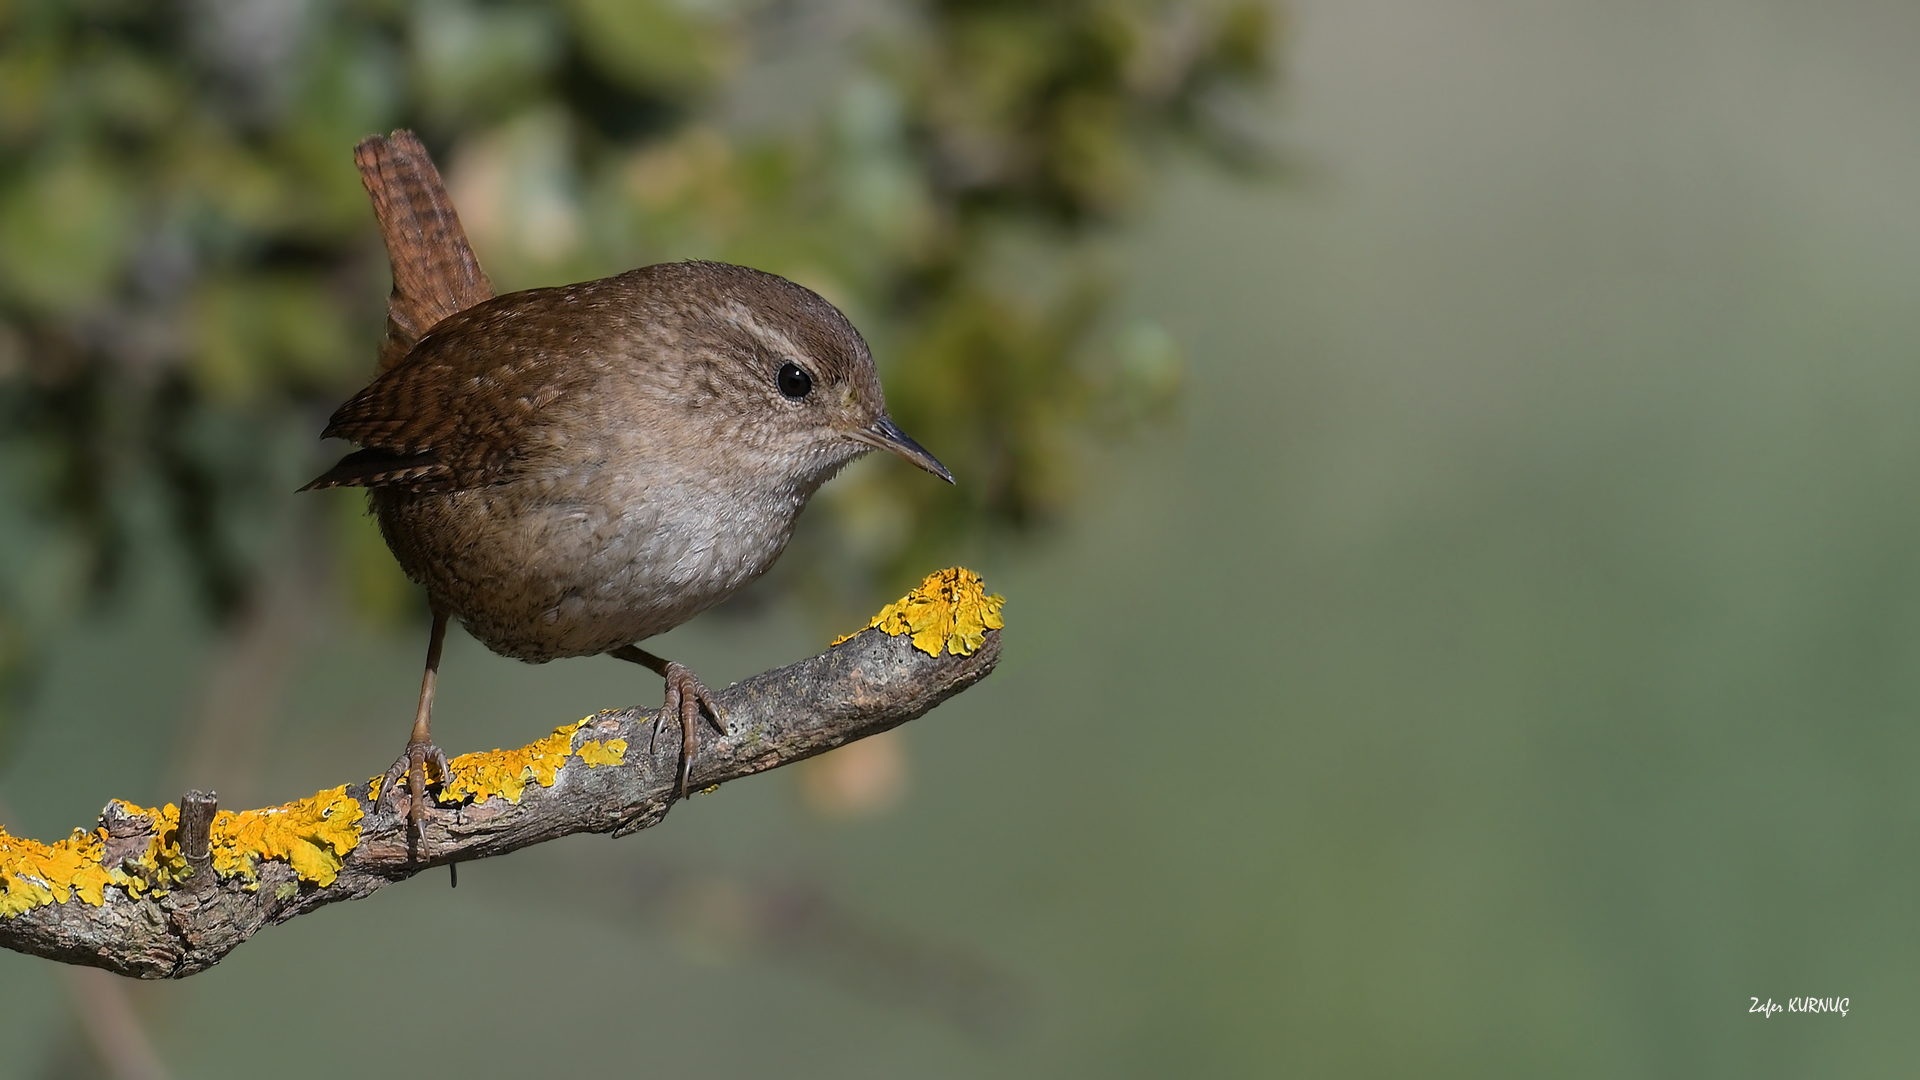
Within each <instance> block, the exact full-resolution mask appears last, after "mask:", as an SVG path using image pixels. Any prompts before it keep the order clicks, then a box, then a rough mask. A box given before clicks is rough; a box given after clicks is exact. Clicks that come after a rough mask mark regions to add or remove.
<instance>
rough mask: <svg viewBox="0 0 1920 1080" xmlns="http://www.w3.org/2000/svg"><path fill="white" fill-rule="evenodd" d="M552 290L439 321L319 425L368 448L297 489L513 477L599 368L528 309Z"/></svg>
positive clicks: (467, 483) (444, 485) (463, 483)
mask: <svg viewBox="0 0 1920 1080" xmlns="http://www.w3.org/2000/svg"><path fill="white" fill-rule="evenodd" d="M553 291H555V290H532V291H529V292H524V293H513V294H511V295H508V296H503V297H499V298H498V299H496V300H494V301H491V302H489V303H486V304H482V305H480V306H479V307H475V308H471V309H469V310H467V311H463V312H461V313H459V314H458V315H455V316H454V317H452V318H450V319H447V320H446V321H444V322H443V323H441V324H440V325H439V326H437V327H435V329H434V331H433V332H432V333H430V334H428V335H427V336H426V337H425V338H423V339H421V341H420V343H419V345H417V346H415V348H414V349H413V351H412V352H411V353H409V354H408V355H407V356H406V358H405V359H403V360H402V361H401V362H400V363H398V364H396V365H394V366H393V367H391V368H388V369H387V370H385V371H383V372H381V373H380V374H379V375H378V376H377V377H375V378H374V380H373V382H372V383H371V384H370V385H369V386H368V387H367V388H366V389H365V390H362V391H360V392H359V393H358V394H355V395H354V396H353V397H352V398H350V399H349V400H348V401H347V403H346V404H344V405H342V406H340V408H339V410H338V411H336V412H335V413H334V414H333V418H332V419H331V420H330V421H328V423H327V428H326V430H325V431H324V432H322V433H321V437H322V438H328V439H335V438H338V439H351V440H353V441H354V442H357V443H359V444H360V445H361V446H362V447H364V448H365V449H362V450H360V451H357V452H355V453H352V454H348V455H347V456H346V457H345V458H342V459H341V461H340V463H339V464H337V465H335V466H334V467H333V468H332V469H329V470H328V471H327V472H325V473H323V474H321V475H320V476H319V477H318V478H316V479H315V480H314V481H313V482H312V483H310V484H308V485H307V486H306V487H304V488H302V489H301V490H302V491H307V490H312V489H316V488H329V487H399V488H406V489H410V490H414V491H449V490H457V489H462V488H472V487H482V486H485V485H488V484H494V483H499V482H501V481H503V480H507V479H510V478H511V477H512V476H513V475H514V472H515V469H516V468H517V467H518V466H519V465H521V464H524V463H525V462H526V461H527V460H528V459H529V458H530V457H531V456H532V455H535V454H537V453H539V452H540V450H541V449H542V448H543V447H544V446H546V445H547V441H548V440H547V439H546V438H545V437H544V436H545V434H546V433H547V432H548V430H549V428H550V425H551V421H552V419H553V413H552V412H551V410H552V409H554V408H555V407H556V406H557V405H559V404H561V403H562V402H563V399H567V398H569V397H570V396H574V395H575V391H577V390H579V389H580V388H581V387H583V386H584V385H586V384H587V383H588V382H589V381H590V380H592V379H593V378H594V377H595V373H596V372H597V371H598V370H599V366H598V365H597V364H596V363H595V361H594V360H593V359H592V357H591V355H588V356H582V355H581V354H580V353H579V352H578V351H577V347H578V346H579V345H580V342H579V341H578V339H577V337H576V336H575V335H573V334H572V333H571V332H570V330H569V327H568V325H567V324H566V323H565V322H564V321H561V322H557V323H556V321H554V320H544V319H540V318H537V317H529V315H530V314H537V312H538V309H540V307H541V305H542V303H543V300H542V294H543V293H548V292H553ZM590 353H591V350H589V354H590Z"/></svg>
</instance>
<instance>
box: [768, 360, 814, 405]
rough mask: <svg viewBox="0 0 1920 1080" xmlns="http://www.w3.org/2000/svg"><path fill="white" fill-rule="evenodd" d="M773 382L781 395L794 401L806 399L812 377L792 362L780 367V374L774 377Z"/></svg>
mask: <svg viewBox="0 0 1920 1080" xmlns="http://www.w3.org/2000/svg"><path fill="white" fill-rule="evenodd" d="M774 382H776V383H778V384H779V385H780V392H781V393H783V394H785V395H787V396H788V397H790V398H792V399H794V400H795V401H798V400H800V399H801V398H803V397H806V396H807V394H808V393H809V392H810V391H811V390H812V389H813V376H811V375H809V374H807V373H806V372H805V371H803V370H801V367H800V365H799V364H796V363H793V362H792V361H788V362H787V363H784V364H781V365H780V374H779V375H776V376H775V377H774Z"/></svg>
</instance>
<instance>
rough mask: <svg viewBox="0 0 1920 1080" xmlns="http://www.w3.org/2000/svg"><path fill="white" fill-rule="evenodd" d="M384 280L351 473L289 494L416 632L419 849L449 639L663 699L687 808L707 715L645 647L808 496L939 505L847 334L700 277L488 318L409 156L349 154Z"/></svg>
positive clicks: (439, 762) (436, 765) (452, 235)
mask: <svg viewBox="0 0 1920 1080" xmlns="http://www.w3.org/2000/svg"><path fill="white" fill-rule="evenodd" d="M356 160H358V162H359V164H360V168H361V172H362V177H363V179H364V180H365V182H366V185H367V188H368V191H369V193H370V194H371V195H372V197H373V201H374V206H375V211H376V216H377V217H378V218H379V219H380V223H381V228H382V232H383V234H384V236H385V238H386V240H387V246H388V252H389V257H390V261H391V262H392V265H393V269H394V293H393V296H392V298H391V302H390V305H389V319H388V327H387V340H386V342H385V344H384V345H383V347H382V362H383V370H381V371H380V372H379V374H378V375H377V376H375V378H374V380H373V382H372V383H371V384H370V385H368V386H367V388H366V389H364V390H362V391H361V392H360V393H358V394H356V395H354V396H353V397H352V398H351V399H349V400H348V401H347V402H346V404H344V405H342V406H340V408H339V410H338V411H336V412H335V413H334V414H333V417H332V419H331V421H330V422H329V423H328V424H327V427H326V430H325V431H324V432H323V433H322V437H323V438H343V439H349V440H351V441H353V442H355V443H357V444H359V446H360V447H361V449H359V450H357V451H354V452H353V453H350V454H348V455H347V456H345V457H344V458H342V459H340V462H339V463H338V464H337V465H335V466H334V467H333V468H331V469H329V470H327V471H326V472H325V473H323V474H321V475H320V476H319V477H318V478H316V479H315V480H314V481H313V482H312V483H310V484H308V485H306V488H303V489H302V490H308V489H315V488H329V487H349V486H350V487H364V488H367V489H368V492H369V501H370V503H371V506H372V511H373V515H374V516H375V518H377V519H378V521H379V525H380V532H381V535H382V536H383V537H385V539H386V542H387V546H388V547H389V548H391V549H392V551H393V554H394V557H395V558H396V559H398V560H399V563H400V566H401V568H402V569H403V570H404V571H405V572H406V574H407V576H408V577H409V578H411V579H412V580H413V581H415V582H417V583H418V584H420V585H421V586H423V587H424V588H425V589H426V593H427V600H428V605H429V607H430V609H431V611H432V619H433V621H432V631H431V635H430V638H429V642H428V647H427V664H426V672H425V674H424V676H423V678H422V680H421V690H420V702H419V707H418V709H417V711H416V714H415V720H414V725H413V729H412V734H411V737H410V738H409V739H408V742H407V749H406V752H405V753H404V754H402V755H401V757H400V759H399V760H398V761H396V762H395V763H394V765H393V768H392V769H390V770H389V771H388V773H387V775H386V779H385V782H384V784H383V785H382V792H381V801H382V802H383V803H386V804H387V805H388V806H389V807H390V806H391V805H392V803H391V802H390V801H389V800H391V799H392V798H393V796H394V795H395V793H396V789H397V788H398V786H399V781H400V780H401V778H402V777H403V776H404V777H405V778H406V780H407V790H408V794H409V796H410V804H409V807H408V810H407V816H408V820H409V828H410V837H411V838H413V839H414V840H419V839H421V838H422V837H423V834H422V831H421V820H422V809H423V806H424V805H425V803H426V797H425V788H426V783H427V779H428V774H429V773H432V774H436V775H437V776H438V777H439V778H440V779H443V780H444V778H445V777H446V775H447V766H446V757H445V755H444V754H443V753H442V752H441V751H440V750H439V749H438V748H437V747H436V746H435V745H434V743H433V740H432V738H431V733H430V730H429V729H430V724H431V719H432V710H433V696H434V682H435V679H436V676H437V671H438V668H439V663H440V653H441V646H442V642H443V640H444V638H445V634H446V628H447V621H448V619H449V618H457V619H459V621H460V623H461V625H463V626H465V627H466V628H467V631H468V632H469V633H470V634H472V635H473V636H474V637H475V638H476V639H478V640H479V641H480V642H481V643H482V644H484V645H486V646H487V648H489V649H491V650H493V651H494V652H496V653H499V654H501V655H503V656H510V657H514V658H516V659H519V660H525V661H529V662H532V663H544V662H546V661H548V660H554V659H557V658H560V657H572V656H599V655H607V656H613V657H617V658H619V659H622V660H628V661H632V662H634V663H638V664H642V665H644V666H646V667H648V668H651V669H652V670H653V671H655V672H658V673H659V674H660V675H661V676H662V678H664V679H665V680H666V699H665V706H664V709H663V712H662V714H661V716H662V717H663V718H664V717H666V716H669V715H672V716H676V717H677V718H678V719H679V722H680V727H681V754H680V767H679V776H678V782H677V784H676V794H677V795H678V796H679V797H685V795H686V794H687V787H688V781H689V777H690V774H691V770H692V766H693V758H694V754H695V751H696V749H697V729H698V725H699V719H700V715H701V713H702V712H703V711H704V712H705V713H706V715H708V716H709V717H710V718H711V720H712V722H713V723H714V725H715V726H716V727H717V728H718V729H719V730H720V731H721V732H722V733H723V734H724V733H725V732H726V726H725V719H724V718H723V717H722V716H721V715H720V711H719V709H718V708H717V707H716V706H715V704H714V701H713V696H712V694H711V693H709V691H708V690H707V688H706V686H704V685H703V684H702V683H701V682H700V680H699V679H698V678H696V677H695V676H694V675H693V673H692V672H690V671H688V670H687V669H686V668H685V667H683V666H681V665H680V664H677V663H674V662H672V661H669V660H665V659H662V658H661V657H658V656H655V655H654V654H652V653H649V652H647V651H645V650H643V649H641V648H640V647H639V643H640V642H642V641H644V640H646V639H647V638H649V637H652V636H653V635H655V634H659V633H662V632H664V631H666V630H669V629H671V628H673V627H675V626H678V625H680V624H681V623H683V622H686V621H687V620H688V619H691V618H693V617H694V616H695V615H697V614H699V613H700V612H702V611H705V610H706V609H708V608H710V607H712V606H714V605H715V604H717V603H719V602H720V601H722V600H724V599H726V598H727V597H728V596H731V595H732V594H733V593H734V592H736V591H738V590H739V589H740V588H741V587H742V586H744V585H746V584H747V583H748V582H750V581H752V580H754V579H755V578H757V577H759V576H760V575H761V574H764V573H765V572H766V571H767V569H768V568H769V567H771V566H772V565H773V562H774V560H775V559H777V558H779V556H780V553H781V551H782V550H783V549H784V548H785V547H786V545H787V540H788V538H789V537H791V536H792V534H793V528H794V522H795V519H796V518H798V516H799V514H800V511H801V510H802V509H803V508H804V507H805V506H806V504H807V500H808V499H809V498H811V497H812V496H813V493H814V492H815V491H817V490H818V489H819V487H820V485H821V484H823V483H825V482H826V481H827V480H828V479H829V478H831V477H832V476H833V475H834V474H835V473H836V472H838V471H839V470H840V469H842V468H843V467H845V466H846V465H847V464H848V463H849V462H851V461H853V460H854V459H855V458H857V457H859V456H861V455H862V454H865V453H867V452H869V451H871V450H875V449H879V450H886V451H890V452H892V453H894V454H898V455H899V456H900V457H902V458H905V459H906V460H907V461H909V462H912V463H913V464H915V465H917V466H919V467H920V468H922V469H925V470H927V471H928V472H930V473H933V474H934V475H935V476H938V477H940V478H941V479H943V480H946V481H947V482H949V483H951V482H953V476H952V474H951V473H949V472H948V471H947V469H946V468H945V467H944V466H942V465H941V464H940V462H939V461H937V460H935V458H934V457H933V455H931V454H929V453H928V452H927V451H926V450H924V449H922V448H921V447H920V445H919V444H918V443H915V442H914V441H913V440H912V439H910V438H908V437H907V436H906V434H905V433H903V432H902V431H901V430H900V429H899V428H898V427H897V426H895V424H894V422H893V420H892V419H891V418H889V416H888V415H887V406H886V400H885V398H884V396H883V395H882V393H881V388H880V379H879V376H878V374H877V373H876V372H875V370H874V364H873V356H872V353H871V352H870V351H869V350H868V347H867V343H866V342H865V341H864V340H863V339H862V338H861V336H860V333H859V331H857V330H855V329H854V328H853V325H852V324H851V323H849V322H848V321H847V319H846V317H845V316H843V315H842V314H841V313H840V312H839V310H838V309H836V308H835V307H834V306H833V305H832V304H830V303H828V302H827V301H826V300H824V299H822V298H821V297H820V296H818V295H817V294H815V293H813V292H811V291H809V290H807V289H805V288H803V287H801V286H799V285H796V284H794V283H793V282H791V281H788V280H786V279H784V278H781V277H777V276H775V275H773V274H769V273H764V272H762V271H759V270H753V269H749V268H746V267H742V266H732V265H728V264H724V263H714V262H682V263H666V264H661V265H657V266H648V267H643V268H641V269H638V270H632V271H628V272H627V273H624V274H619V275H616V276H614V277H609V278H603V279H600V280H598V281H589V282H583V283H580V284H576V285H565V286H560V287H557V288H544V289H529V290H527V291H524V292H516V293H509V294H507V295H503V296H493V295H492V287H491V285H490V284H489V283H488V282H487V279H486V276H485V274H484V273H482V272H481V271H480V268H479V263H478V261H477V260H476V259H475V258H474V257H473V254H472V251H471V249H470V248H469V247H468V245H467V241H466V238H465V235H464V233H463V232H462V230H461V228H460V225H459V219H458V217H457V215H455V213H454V211H453V207H452V203H451V201H450V200H449V199H448V198H447V196H446V193H445V190H444V188H443V186H442V185H441V182H440V177H439V174H438V172H437V171H436V170H435V169H434V167H433V164H432V161H431V159H430V158H429V157H428V156H427V153H426V150H425V149H424V147H422V146H421V145H420V143H419V141H418V140H417V139H415V138H414V137H413V136H412V134H411V133H410V132H395V133H394V135H393V136H392V137H390V138H381V137H375V138H371V139H368V140H366V141H365V142H363V143H362V144H361V145H360V146H359V147H358V148H357V149H356Z"/></svg>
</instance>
